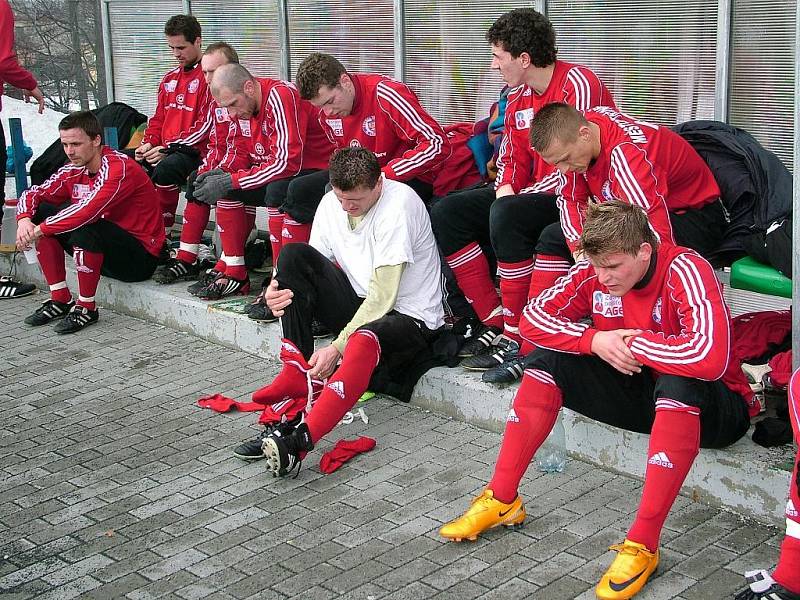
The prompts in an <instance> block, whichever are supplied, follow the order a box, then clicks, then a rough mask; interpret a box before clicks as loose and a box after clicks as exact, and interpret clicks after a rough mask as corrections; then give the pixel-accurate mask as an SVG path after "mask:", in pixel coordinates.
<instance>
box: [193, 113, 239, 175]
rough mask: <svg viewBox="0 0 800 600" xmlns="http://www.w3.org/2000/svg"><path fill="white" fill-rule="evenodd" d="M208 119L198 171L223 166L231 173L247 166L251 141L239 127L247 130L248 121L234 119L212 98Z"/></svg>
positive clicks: (223, 168)
mask: <svg viewBox="0 0 800 600" xmlns="http://www.w3.org/2000/svg"><path fill="white" fill-rule="evenodd" d="M207 122H208V125H207V128H206V131H207V132H208V147H207V148H206V154H205V157H204V158H203V162H202V164H201V165H200V167H199V168H198V169H197V172H198V173H204V172H206V171H210V170H212V169H222V170H223V171H225V172H226V173H233V172H235V171H239V170H240V169H246V168H248V167H249V166H250V153H249V151H250V148H249V145H250V144H249V140H248V138H246V137H244V136H243V135H242V128H243V127H244V128H245V129H249V127H250V121H249V120H246V119H234V118H233V117H231V116H230V114H229V113H228V109H227V108H221V107H219V106H217V103H216V101H215V100H213V99H212V100H211V103H210V104H209V106H208V117H207Z"/></svg>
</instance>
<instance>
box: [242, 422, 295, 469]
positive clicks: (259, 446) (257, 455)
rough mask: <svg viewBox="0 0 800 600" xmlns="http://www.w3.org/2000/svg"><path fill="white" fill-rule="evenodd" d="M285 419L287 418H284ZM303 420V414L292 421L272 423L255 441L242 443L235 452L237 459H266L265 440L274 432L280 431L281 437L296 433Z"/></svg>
mask: <svg viewBox="0 0 800 600" xmlns="http://www.w3.org/2000/svg"><path fill="white" fill-rule="evenodd" d="M284 418H285V417H284ZM301 418H302V414H299V415H297V417H295V418H294V419H292V420H291V421H281V422H280V423H270V424H269V425H267V426H266V427H264V431H262V432H261V433H260V434H259V436H258V437H257V438H255V439H253V440H248V441H246V442H242V443H241V444H239V445H238V446H236V448H234V450H233V455H234V456H235V457H236V458H241V459H242V460H259V459H261V458H266V456H264V450H263V447H264V439H265V438H266V437H267V436H268V435H270V434H271V433H272V432H273V431H276V430H280V431H281V435H289V434H290V433H292V431H294V429H295V427H297V425H298V424H299V423H300V420H301Z"/></svg>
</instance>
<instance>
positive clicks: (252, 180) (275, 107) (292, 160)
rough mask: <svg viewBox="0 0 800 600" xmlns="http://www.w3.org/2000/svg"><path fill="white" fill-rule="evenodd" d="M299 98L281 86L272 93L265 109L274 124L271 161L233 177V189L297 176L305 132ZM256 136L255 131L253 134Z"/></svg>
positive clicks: (269, 156) (286, 87)
mask: <svg viewBox="0 0 800 600" xmlns="http://www.w3.org/2000/svg"><path fill="white" fill-rule="evenodd" d="M299 105H300V95H299V94H298V93H297V90H295V89H293V88H292V87H290V86H289V85H286V84H283V83H280V84H277V85H275V86H273V88H272V89H271V90H270V92H269V96H268V97H267V102H266V104H265V106H264V110H265V111H268V112H267V114H265V115H264V118H265V119H270V120H271V121H272V123H271V127H272V135H271V136H270V140H269V154H268V159H267V160H266V161H264V162H262V163H261V164H259V165H256V166H254V167H252V168H250V169H244V170H241V171H237V172H236V173H234V174H233V187H234V189H243V190H247V189H253V188H258V187H262V186H265V185H267V184H268V183H270V182H271V181H274V180H276V179H283V178H286V177H291V176H293V175H296V174H297V173H298V172H299V171H300V168H301V167H302V164H303V146H304V141H305V140H304V138H305V136H304V133H305V132H303V131H301V128H300V106H299ZM253 134H254V135H255V134H256V132H253Z"/></svg>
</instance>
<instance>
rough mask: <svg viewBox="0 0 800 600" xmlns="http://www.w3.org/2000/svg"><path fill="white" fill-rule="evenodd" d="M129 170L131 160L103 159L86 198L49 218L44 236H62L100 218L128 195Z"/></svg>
mask: <svg viewBox="0 0 800 600" xmlns="http://www.w3.org/2000/svg"><path fill="white" fill-rule="evenodd" d="M137 168H138V167H137ZM127 169H128V164H127V159H122V158H119V157H117V156H114V155H107V156H103V158H102V160H101V162H100V170H99V171H98V172H97V175H96V176H95V179H94V181H93V182H92V188H91V189H90V190H89V193H88V194H86V197H85V198H83V199H81V200H80V201H79V202H76V203H75V204H70V205H69V206H67V207H66V208H64V209H63V210H60V211H58V212H57V213H56V214H54V215H53V216H52V217H48V218H47V219H45V220H44V222H42V223H41V224H40V225H39V227H40V228H41V230H42V233H43V234H45V235H58V234H60V233H65V232H67V231H73V230H75V229H77V228H78V227H81V226H82V225H86V224H87V223H93V222H94V221H96V220H97V219H99V218H100V216H101V215H102V214H103V211H104V210H105V209H106V207H107V206H108V205H109V204H111V203H112V202H114V201H115V200H117V199H119V197H120V196H121V194H123V193H124V188H125V185H126V183H127V182H126V181H125V177H126V175H127Z"/></svg>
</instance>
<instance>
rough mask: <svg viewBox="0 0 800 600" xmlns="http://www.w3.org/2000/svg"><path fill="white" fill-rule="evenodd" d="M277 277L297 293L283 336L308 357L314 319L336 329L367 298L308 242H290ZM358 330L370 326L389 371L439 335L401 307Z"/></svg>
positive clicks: (410, 359) (286, 316)
mask: <svg viewBox="0 0 800 600" xmlns="http://www.w3.org/2000/svg"><path fill="white" fill-rule="evenodd" d="M275 279H277V280H278V288H279V289H282V290H284V289H290V290H292V292H294V296H293V297H292V303H291V304H290V305H289V306H288V307H287V308H286V311H285V313H284V315H283V316H282V317H281V327H282V328H283V336H284V337H285V338H287V339H289V340H291V341H292V342H293V343H294V344H295V345H296V346H297V347H298V348H299V349H300V351H301V352H302V353H303V356H305V357H306V358H309V357H310V356H311V354H312V353H313V352H314V337H313V336H312V334H311V321H312V320H313V319H315V318H316V319H317V320H319V321H320V322H321V323H322V324H323V325H325V326H327V327H328V328H329V329H330V330H331V331H334V332H336V333H338V332H339V331H341V330H342V329H343V328H344V326H345V325H347V323H349V322H350V319H352V318H353V315H354V314H355V313H356V311H357V310H358V307H359V306H361V303H362V302H363V298H360V297H359V296H357V295H356V293H355V291H354V290H353V287H352V286H351V285H350V282H349V281H348V279H347V276H346V275H345V274H344V271H342V270H341V269H339V268H338V267H336V265H334V264H333V263H332V262H331V261H329V260H328V259H327V258H325V257H324V256H323V255H322V254H320V253H319V252H318V251H317V250H316V249H314V248H313V247H311V246H309V245H308V244H289V245H288V246H285V247H284V248H283V249H282V250H281V253H280V256H279V257H278V266H277V272H276V274H275ZM359 329H367V330H369V331H372V332H373V333H374V334H375V335H376V336H377V338H378V342H379V343H380V346H381V359H380V362H379V363H378V364H379V365H385V366H387V367H388V368H390V369H399V368H402V367H403V366H404V365H408V364H411V363H412V362H413V361H414V359H415V358H416V357H417V355H418V354H419V353H420V352H422V351H424V350H427V349H428V343H429V342H430V341H431V340H432V338H433V337H434V336H435V335H436V334H437V333H438V332H434V331H431V330H430V329H428V328H427V327H426V326H425V324H424V323H422V322H420V321H418V320H416V319H413V318H411V317H409V316H407V315H404V314H401V313H398V312H397V311H391V312H390V313H389V314H387V315H386V316H384V317H381V318H380V319H378V320H376V321H372V322H371V323H367V324H366V325H364V326H362V327H360V328H359Z"/></svg>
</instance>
